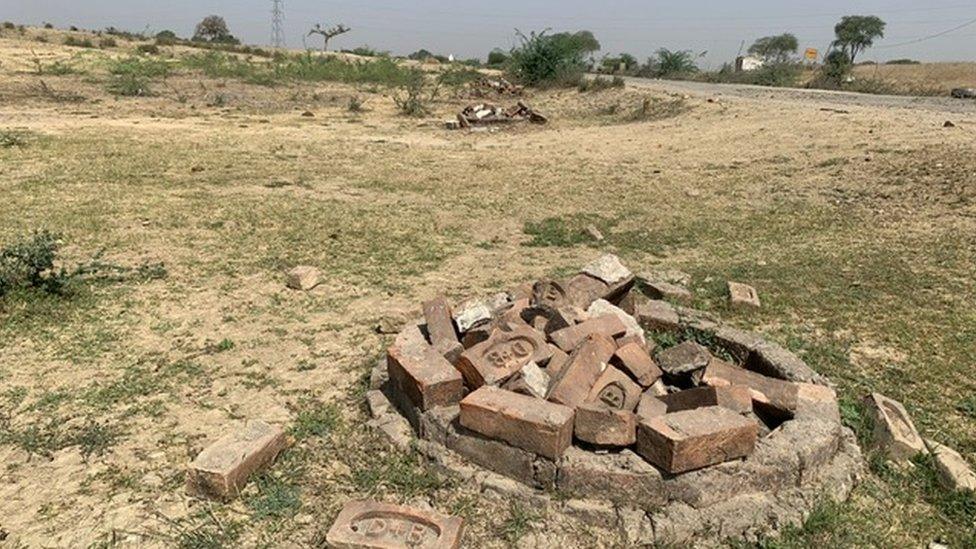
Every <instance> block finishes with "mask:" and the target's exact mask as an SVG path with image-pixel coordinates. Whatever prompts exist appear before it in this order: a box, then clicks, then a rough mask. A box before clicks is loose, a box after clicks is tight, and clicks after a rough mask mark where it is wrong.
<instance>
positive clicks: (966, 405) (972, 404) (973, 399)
mask: <svg viewBox="0 0 976 549" xmlns="http://www.w3.org/2000/svg"><path fill="white" fill-rule="evenodd" d="M956 410H958V411H959V412H961V413H963V414H965V415H966V416H967V417H969V418H971V419H976V395H970V396H968V397H966V398H964V399H962V400H960V401H959V404H956Z"/></svg>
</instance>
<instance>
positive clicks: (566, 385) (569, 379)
mask: <svg viewBox="0 0 976 549" xmlns="http://www.w3.org/2000/svg"><path fill="white" fill-rule="evenodd" d="M615 350H616V345H615V344H614V342H613V340H612V339H610V338H608V337H607V336H604V335H600V334H593V335H591V336H589V337H588V338H587V339H586V340H584V341H583V343H582V344H580V346H579V347H577V348H576V350H575V351H573V353H572V354H571V355H570V356H569V360H568V361H567V363H566V365H565V366H563V367H562V368H561V370H560V372H559V375H557V376H555V377H554V378H553V380H552V383H551V385H550V386H549V400H551V401H553V402H557V403H559V404H565V405H566V406H569V407H570V408H576V407H577V406H579V405H580V404H582V403H583V402H584V401H585V400H586V397H587V396H588V395H589V394H590V389H592V388H593V385H594V384H595V383H596V381H597V379H599V378H600V374H602V373H603V371H604V370H605V369H606V368H608V362H609V361H610V357H612V356H613V352H614V351H615Z"/></svg>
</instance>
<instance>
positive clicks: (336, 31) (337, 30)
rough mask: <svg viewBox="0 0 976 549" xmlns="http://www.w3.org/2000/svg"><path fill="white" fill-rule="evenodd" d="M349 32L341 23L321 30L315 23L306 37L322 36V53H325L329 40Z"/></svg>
mask: <svg viewBox="0 0 976 549" xmlns="http://www.w3.org/2000/svg"><path fill="white" fill-rule="evenodd" d="M351 30H352V29H350V28H349V27H347V26H345V25H343V24H341V23H340V24H338V25H336V26H334V27H332V28H331V29H323V28H322V25H320V24H318V23H316V24H315V26H314V27H312V30H310V31H308V35H309V36H312V35H313V34H320V35H322V51H326V50H328V49H329V40H332V39H333V38H335V37H336V36H339V35H340V34H346V33H347V32H349V31H351Z"/></svg>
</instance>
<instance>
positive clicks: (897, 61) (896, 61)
mask: <svg viewBox="0 0 976 549" xmlns="http://www.w3.org/2000/svg"><path fill="white" fill-rule="evenodd" d="M921 64H922V62H921V61H916V60H914V59H892V60H891V61H888V62H887V63H885V65H921Z"/></svg>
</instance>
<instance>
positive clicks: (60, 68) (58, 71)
mask: <svg viewBox="0 0 976 549" xmlns="http://www.w3.org/2000/svg"><path fill="white" fill-rule="evenodd" d="M75 72H77V71H76V70H75V68H74V67H72V66H71V65H69V64H68V63H65V62H64V61H55V62H54V63H51V64H50V65H44V66H38V70H37V73H38V74H50V75H53V76H65V75H68V74H74V73H75Z"/></svg>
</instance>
